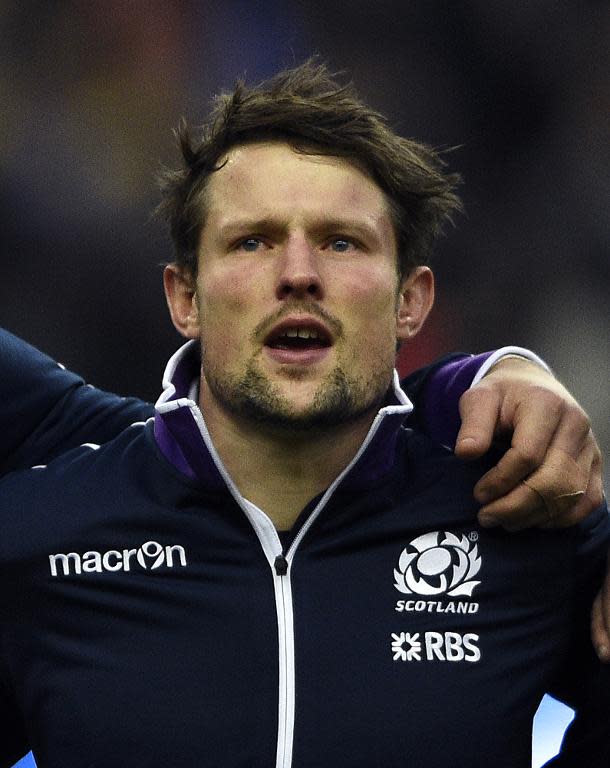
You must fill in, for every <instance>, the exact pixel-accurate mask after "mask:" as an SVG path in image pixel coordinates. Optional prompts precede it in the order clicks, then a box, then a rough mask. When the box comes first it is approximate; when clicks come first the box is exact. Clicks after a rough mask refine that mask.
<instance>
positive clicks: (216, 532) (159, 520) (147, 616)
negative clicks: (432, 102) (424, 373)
mask: <svg viewBox="0 0 610 768" xmlns="http://www.w3.org/2000/svg"><path fill="white" fill-rule="evenodd" d="M216 117H217V119H216V122H215V123H214V124H213V125H212V126H211V127H210V129H209V133H208V134H207V136H206V137H205V139H204V141H203V142H202V143H201V144H200V145H198V146H197V147H194V146H193V145H192V144H191V143H190V141H189V140H188V138H187V137H186V135H183V154H184V157H185V161H186V167H185V169H184V170H183V171H182V172H180V173H178V174H176V175H175V176H173V177H171V178H170V179H168V182H167V186H166V188H165V194H166V198H165V199H166V204H165V211H166V213H167V214H168V216H169V219H170V222H171V225H172V231H173V234H174V240H175V242H176V244H177V258H176V262H174V263H173V264H171V265H169V266H168V267H167V268H166V271H165V288H166V294H167V298H168V304H169V308H170V313H171V315H172V319H173V321H174V324H175V325H176V327H177V328H178V330H179V331H180V332H181V333H182V334H183V335H184V336H186V337H187V338H189V339H191V342H190V344H189V345H187V346H186V347H185V348H183V349H182V350H180V351H179V352H178V353H177V354H176V355H175V356H174V357H173V358H172V360H171V361H170V363H169V365H168V369H167V371H166V379H165V386H166V390H165V393H164V395H163V396H162V398H161V399H160V401H159V403H158V406H157V416H156V417H155V419H154V421H152V422H150V423H148V424H147V425H146V426H142V425H134V427H133V428H132V429H130V430H127V431H126V432H125V433H124V434H122V435H121V436H119V437H118V438H117V439H116V440H114V441H112V442H110V443H108V444H107V445H104V446H102V447H98V446H92V445H90V446H84V447H82V448H78V449H75V450H74V451H72V452H69V453H67V454H65V455H64V456H61V457H60V458H58V459H57V460H56V461H54V462H52V463H50V464H49V465H48V466H47V467H39V468H34V469H32V470H29V471H25V472H15V473H13V474H11V475H9V476H8V477H7V478H6V479H5V480H4V481H3V483H2V488H1V490H2V495H1V499H2V501H1V503H2V517H1V518H0V519H2V520H3V525H4V530H3V537H2V540H1V541H0V573H1V574H2V592H1V596H0V602H1V604H2V616H3V620H2V646H1V648H2V657H1V664H2V666H1V669H2V677H3V680H4V681H5V683H4V690H5V694H4V699H3V702H4V707H5V710H6V713H7V716H10V717H12V721H11V723H12V725H11V730H10V732H9V735H8V737H7V738H6V739H5V755H6V758H5V759H6V760H10V759H14V758H15V757H16V756H18V755H19V753H20V751H23V750H24V749H26V748H27V746H28V745H31V746H32V747H33V748H34V751H35V754H36V756H37V758H38V761H39V763H40V765H41V766H45V765H48V766H56V765H77V764H81V763H83V764H86V763H88V764H90V765H100V766H101V765H125V764H129V763H138V764H142V765H172V766H182V765H193V764H195V765H223V766H231V765H247V766H259V765H260V766H269V765H273V764H275V765H277V766H289V765H294V766H299V765H307V766H314V765H320V766H326V765H336V764H338V765H349V766H357V765H362V766H371V765H383V766H393V765H396V766H398V765H404V764H426V765H429V766H446V765H452V766H462V765H463V766H476V765H489V764H490V763H491V762H493V763H494V764H496V765H498V766H511V768H514V767H515V766H520V765H523V766H525V765H529V761H530V754H529V753H530V744H529V742H530V731H531V717H532V715H533V712H534V711H535V709H536V706H537V703H538V701H539V699H540V696H541V695H542V693H543V692H544V691H545V690H554V691H557V692H559V693H561V694H562V695H564V696H565V697H566V698H569V700H570V702H571V703H573V704H575V705H577V706H582V709H583V712H584V716H582V717H581V716H580V714H579V715H578V720H577V723H578V725H577V728H579V729H582V731H581V732H580V733H578V732H577V733H576V735H575V738H574V739H573V741H572V747H570V748H571V749H573V756H570V757H566V759H565V760H564V761H563V762H562V763H560V764H562V765H564V766H565V765H584V764H587V763H586V762H583V760H584V761H586V760H589V759H590V758H591V757H592V756H594V757H595V759H597V758H601V759H603V757H604V756H603V754H602V753H603V750H605V749H606V747H607V740H606V730H605V727H604V722H605V720H604V718H607V714H608V691H609V690H610V687H609V686H608V684H607V683H608V675H607V669H606V670H605V671H604V670H603V669H601V668H600V667H599V666H598V665H597V663H596V662H595V660H594V659H593V654H592V653H587V651H586V644H587V623H588V622H587V618H586V617H587V614H588V610H589V604H590V602H591V600H592V597H593V594H594V591H595V588H596V586H597V585H598V583H599V581H600V578H601V574H602V572H603V553H604V552H605V549H606V548H607V545H608V540H609V538H610V529H609V526H608V521H607V515H606V513H605V510H600V511H599V512H598V513H597V514H593V515H591V516H589V518H587V520H586V521H585V522H584V523H580V524H579V525H578V526H576V527H574V528H570V529H566V530H562V531H557V532H553V533H551V532H549V533H545V534H544V535H542V534H539V533H537V532H531V531H530V532H523V533H521V534H519V535H518V536H514V535H507V534H505V533H504V532H503V531H501V530H498V529H492V530H486V529H484V528H479V526H478V525H477V519H476V513H477V506H476V504H475V503H474V501H473V498H472V489H473V486H474V485H475V483H476V482H477V480H478V479H479V477H480V476H481V474H482V473H483V472H484V471H485V469H487V468H488V467H489V466H490V462H488V461H485V462H482V463H478V464H469V465H464V464H462V463H460V462H459V460H458V459H456V458H455V457H454V456H453V454H451V453H450V452H449V451H447V450H446V449H444V448H443V447H442V446H438V445H437V444H436V443H434V442H432V441H430V440H428V439H427V438H426V437H424V436H423V435H421V434H419V433H418V432H417V431H415V430H413V431H411V430H405V429H403V427H402V423H403V420H404V418H405V417H406V416H407V415H408V413H409V412H410V409H411V405H410V403H409V401H408V399H407V397H406V396H405V394H404V393H403V391H402V390H401V389H400V387H399V385H398V381H397V379H396V377H395V376H393V373H392V368H393V359H394V352H395V345H396V342H397V341H398V342H407V343H408V340H409V339H410V338H411V337H412V336H413V335H415V334H416V333H417V331H418V330H419V328H420V327H421V325H422V324H423V322H424V321H425V318H426V316H427V313H428V311H429V309H430V307H431V305H432V300H433V278H432V273H431V272H430V270H429V268H428V267H426V266H425V265H424V264H423V263H422V262H423V261H424V259H425V257H426V254H427V249H428V246H429V242H430V240H431V239H432V236H433V235H434V234H435V232H436V231H437V230H438V228H439V226H440V224H441V222H442V219H443V218H444V217H446V215H448V213H450V211H451V210H452V209H453V208H454V207H455V205H456V199H455V197H454V194H453V191H452V184H453V181H454V179H452V178H451V177H448V176H445V175H444V174H443V173H442V171H441V169H440V167H439V164H438V161H437V159H436V157H435V156H434V154H433V153H431V152H430V151H429V150H427V149H426V148H425V147H422V146H420V145H417V144H415V143H412V142H406V141H404V140H402V139H399V138H398V137H396V136H395V135H394V134H392V133H391V132H390V131H389V130H388V129H387V128H386V127H385V125H384V124H383V123H382V121H380V119H379V117H378V116H376V115H374V113H371V112H370V111H369V110H367V109H366V108H365V107H364V106H363V105H362V104H361V103H360V102H358V101H357V100H356V99H355V97H354V96H353V95H352V94H351V93H350V92H349V91H346V90H339V89H337V88H336V87H335V84H334V83H333V81H332V80H330V78H328V76H327V75H326V73H325V72H324V70H323V69H321V68H319V69H316V68H312V67H311V66H304V67H302V68H298V69H297V70H294V71H293V72H289V73H284V74H283V75H281V76H278V78H276V79H275V80H274V81H273V82H272V83H270V84H268V85H267V86H265V87H262V88H259V89H254V90H253V91H245V90H244V89H238V90H237V91H236V93H235V94H234V95H233V96H232V97H231V98H227V99H226V100H225V102H221V104H220V107H219V110H218V113H217V116H216ZM199 350H200V351H201V359H199V354H198V352H199ZM492 375H493V374H492ZM196 403H198V406H199V407H198V406H197V405H196ZM204 419H205V420H204ZM534 495H535V492H534ZM24 531H27V536H24ZM568 661H569V662H570V664H571V669H570V671H576V672H577V674H578V676H579V679H580V682H581V687H580V689H579V690H576V689H575V685H574V681H573V680H572V679H571V677H570V675H568V669H567V663H568ZM475 709H476V716H475ZM25 733H27V734H28V737H27V738H26V736H25ZM568 760H573V762H567V761H568ZM579 761H580V762H579Z"/></svg>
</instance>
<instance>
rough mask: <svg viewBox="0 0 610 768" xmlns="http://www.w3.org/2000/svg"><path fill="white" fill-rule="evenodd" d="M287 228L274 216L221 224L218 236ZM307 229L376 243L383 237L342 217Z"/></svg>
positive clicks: (229, 236) (375, 231)
mask: <svg viewBox="0 0 610 768" xmlns="http://www.w3.org/2000/svg"><path fill="white" fill-rule="evenodd" d="M287 226H288V225H287V222H286V220H285V219H281V218H275V217H273V216H263V217H261V218H256V219H254V218H252V219H250V218H244V219H236V220H234V221H228V222H227V223H226V224H221V225H220V227H219V228H218V234H219V235H220V237H222V238H226V239H231V238H232V237H238V236H240V235H243V234H245V233H252V234H257V233H259V232H269V231H271V232H274V233H279V232H282V231H285V230H286V229H287ZM306 229H308V230H309V231H311V232H313V233H314V234H318V235H319V234H331V233H335V234H341V233H346V234H351V233H353V234H354V235H356V236H358V237H361V238H362V239H365V240H367V239H368V240H375V242H377V241H378V240H379V239H380V235H381V233H379V232H377V230H376V227H374V226H373V225H371V224H369V223H367V222H366V221H362V220H358V219H350V218H341V217H333V218H329V219H322V220H320V221H319V222H313V223H312V224H310V225H306Z"/></svg>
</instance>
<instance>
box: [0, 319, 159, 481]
mask: <svg viewBox="0 0 610 768" xmlns="http://www.w3.org/2000/svg"><path fill="white" fill-rule="evenodd" d="M0 402H1V403H2V406H1V407H0V474H4V473H6V472H9V471H11V470H12V469H17V468H21V467H29V466H33V465H35V464H43V463H46V462H48V461H49V460H50V459H52V458H54V457H55V456H57V455H59V454H61V453H63V452H64V451H66V450H68V449H70V448H73V447H75V446H77V445H81V444H82V443H84V442H94V443H103V442H106V441H107V440H109V439H111V438H112V437H114V436H115V435H116V434H118V433H119V432H120V431H121V430H123V429H124V428H125V427H127V426H129V425H130V424H132V423H133V422H134V421H142V420H145V419H147V418H148V417H149V416H150V415H151V414H152V412H153V408H152V406H151V405H149V404H147V403H144V402H142V401H141V400H138V399H136V398H123V397H119V396H118V395H113V394H110V393H108V392H102V391H101V390H99V389H95V388H93V387H90V386H88V385H86V384H85V383H84V381H83V380H82V379H81V378H80V377H79V376H77V375H76V374H74V373H71V372H69V371H66V370H65V369H64V368H63V367H62V366H60V365H59V364H58V363H56V362H55V361H54V360H52V359H51V358H50V357H48V356H47V355H44V354H43V353H42V352H39V351H38V350H37V349H35V348H34V347H32V346H30V345H29V344H26V343H25V342H24V341H22V340H21V339H19V338H17V337H16V336H13V335H12V334H11V333H8V331H5V330H2V329H0Z"/></svg>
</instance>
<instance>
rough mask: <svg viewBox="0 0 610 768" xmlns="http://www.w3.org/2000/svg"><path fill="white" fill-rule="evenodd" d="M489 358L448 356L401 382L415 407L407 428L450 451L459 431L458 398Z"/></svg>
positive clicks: (482, 356) (461, 354) (490, 353)
mask: <svg viewBox="0 0 610 768" xmlns="http://www.w3.org/2000/svg"><path fill="white" fill-rule="evenodd" d="M492 354H494V353H493V352H484V353H483V354H480V355H468V354H465V353H461V352H458V353H455V354H451V355H447V356H445V357H441V358H440V359H439V360H436V361H435V362H434V363H432V364H431V365H428V366H426V367H425V368H420V369H419V370H417V371H414V372H413V373H412V374H411V375H410V376H408V377H407V378H406V379H403V381H402V382H401V384H402V387H403V389H404V390H405V392H406V393H407V395H408V396H409V398H410V399H411V400H412V402H413V405H414V406H415V407H414V409H413V412H412V414H411V416H410V417H409V426H411V427H415V428H417V429H418V430H420V431H421V432H424V433H425V434H427V435H428V436H429V437H431V438H432V439H433V440H435V441H436V442H438V443H442V444H443V445H447V446H450V447H453V446H454V445H455V440H456V438H457V434H458V432H459V430H460V412H459V407H458V404H459V400H460V397H461V396H462V394H463V393H464V392H465V391H466V390H467V389H469V387H470V386H471V384H472V382H473V381H474V378H475V376H476V375H477V374H478V372H479V370H480V369H481V367H482V366H483V365H484V364H485V363H486V362H487V360H488V359H489V358H490V357H491V356H492Z"/></svg>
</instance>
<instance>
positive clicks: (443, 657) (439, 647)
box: [392, 632, 481, 662]
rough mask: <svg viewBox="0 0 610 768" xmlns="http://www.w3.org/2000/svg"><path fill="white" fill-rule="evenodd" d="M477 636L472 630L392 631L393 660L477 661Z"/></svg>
mask: <svg viewBox="0 0 610 768" xmlns="http://www.w3.org/2000/svg"><path fill="white" fill-rule="evenodd" d="M478 641H479V636H478V635H475V634H474V633H472V632H467V633H466V634H464V635H461V634H460V633H459V632H424V633H423V635H421V634H420V633H419V632H414V633H413V634H411V632H398V633H397V634H395V633H394V632H392V657H393V659H394V661H422V660H424V661H471V662H472V661H479V659H480V658H481V651H480V650H479V648H478V645H477V643H478Z"/></svg>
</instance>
